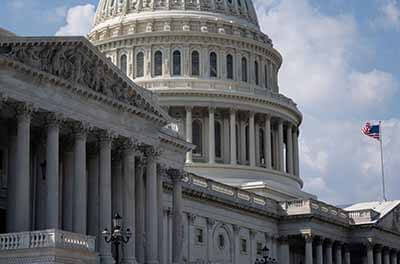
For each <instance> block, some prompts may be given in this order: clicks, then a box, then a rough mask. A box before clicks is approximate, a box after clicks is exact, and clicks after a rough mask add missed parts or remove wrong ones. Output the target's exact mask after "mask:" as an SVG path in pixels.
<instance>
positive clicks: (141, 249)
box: [135, 157, 147, 263]
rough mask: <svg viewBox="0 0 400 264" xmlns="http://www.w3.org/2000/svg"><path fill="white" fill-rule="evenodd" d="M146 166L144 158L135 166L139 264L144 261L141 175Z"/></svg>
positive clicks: (143, 215)
mask: <svg viewBox="0 0 400 264" xmlns="http://www.w3.org/2000/svg"><path fill="white" fill-rule="evenodd" d="M146 164H147V161H146V159H145V158H143V157H142V158H141V159H140V160H139V162H137V166H136V173H135V174H136V175H135V176H136V185H135V187H136V230H135V232H136V233H135V234H136V260H137V261H138V262H139V263H144V261H145V242H144V241H145V208H146V205H145V197H144V195H145V194H144V189H145V186H144V180H143V173H144V168H145V166H146Z"/></svg>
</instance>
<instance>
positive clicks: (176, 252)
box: [167, 169, 183, 264]
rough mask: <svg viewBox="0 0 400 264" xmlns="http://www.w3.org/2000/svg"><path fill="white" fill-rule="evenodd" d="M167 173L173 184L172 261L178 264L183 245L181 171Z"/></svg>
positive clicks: (180, 259)
mask: <svg viewBox="0 0 400 264" xmlns="http://www.w3.org/2000/svg"><path fill="white" fill-rule="evenodd" d="M167 173H168V176H169V177H171V179H172V182H173V184H174V192H173V196H172V210H173V219H172V263H173V264H180V263H181V262H182V247H183V221H182V220H183V219H182V207H183V205H182V172H181V171H179V170H176V169H170V170H168V171H167Z"/></svg>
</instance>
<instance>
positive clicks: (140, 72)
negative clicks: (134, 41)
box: [136, 52, 144, 78]
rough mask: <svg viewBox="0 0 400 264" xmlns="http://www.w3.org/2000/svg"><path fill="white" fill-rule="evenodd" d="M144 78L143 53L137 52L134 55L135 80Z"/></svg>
mask: <svg viewBox="0 0 400 264" xmlns="http://www.w3.org/2000/svg"><path fill="white" fill-rule="evenodd" d="M143 76H144V53H143V52H139V53H138V54H137V55H136V78H139V77H143Z"/></svg>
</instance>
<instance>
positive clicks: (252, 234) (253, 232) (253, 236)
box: [249, 229, 257, 240]
mask: <svg viewBox="0 0 400 264" xmlns="http://www.w3.org/2000/svg"><path fill="white" fill-rule="evenodd" d="M249 234H250V239H251V240H253V239H254V238H255V237H256V234H257V230H254V229H250V230H249Z"/></svg>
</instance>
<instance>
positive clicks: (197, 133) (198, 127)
mask: <svg viewBox="0 0 400 264" xmlns="http://www.w3.org/2000/svg"><path fill="white" fill-rule="evenodd" d="M202 129H203V127H202V124H201V122H200V120H194V121H193V123H192V130H193V131H192V133H193V134H192V135H193V145H195V146H196V148H195V149H194V150H193V154H197V155H201V154H202V153H203V148H202V146H203V140H202V134H203V133H202Z"/></svg>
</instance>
